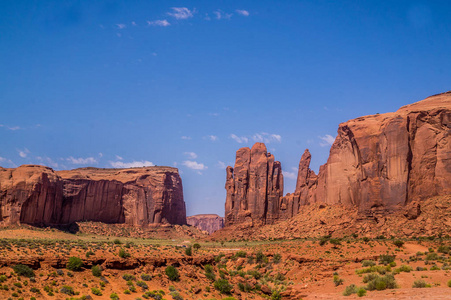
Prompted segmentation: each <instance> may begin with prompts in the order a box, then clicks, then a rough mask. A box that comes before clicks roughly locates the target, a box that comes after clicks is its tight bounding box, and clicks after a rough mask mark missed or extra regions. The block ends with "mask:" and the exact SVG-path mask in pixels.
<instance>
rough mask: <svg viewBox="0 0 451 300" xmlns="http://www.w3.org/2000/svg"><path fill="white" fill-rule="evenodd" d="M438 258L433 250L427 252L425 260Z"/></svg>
mask: <svg viewBox="0 0 451 300" xmlns="http://www.w3.org/2000/svg"><path fill="white" fill-rule="evenodd" d="M437 259H438V254H437V253H435V252H431V253H428V255H426V260H437Z"/></svg>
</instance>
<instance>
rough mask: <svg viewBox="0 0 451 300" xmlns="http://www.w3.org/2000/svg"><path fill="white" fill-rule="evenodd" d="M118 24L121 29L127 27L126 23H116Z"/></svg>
mask: <svg viewBox="0 0 451 300" xmlns="http://www.w3.org/2000/svg"><path fill="white" fill-rule="evenodd" d="M116 26H117V28H119V29H124V28H126V27H127V25H125V24H116Z"/></svg>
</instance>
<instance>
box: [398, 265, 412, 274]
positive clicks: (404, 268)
mask: <svg viewBox="0 0 451 300" xmlns="http://www.w3.org/2000/svg"><path fill="white" fill-rule="evenodd" d="M410 271H413V268H412V267H411V266H406V265H402V266H400V267H399V268H396V269H395V271H394V273H395V274H399V273H401V272H406V273H409V272H410Z"/></svg>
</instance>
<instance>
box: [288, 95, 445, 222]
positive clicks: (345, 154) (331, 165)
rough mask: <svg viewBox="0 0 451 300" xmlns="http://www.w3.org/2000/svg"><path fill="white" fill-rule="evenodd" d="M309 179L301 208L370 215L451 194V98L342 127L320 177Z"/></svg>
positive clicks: (303, 181)
mask: <svg viewBox="0 0 451 300" xmlns="http://www.w3.org/2000/svg"><path fill="white" fill-rule="evenodd" d="M301 162H302V159H301ZM304 163H305V165H304V166H303V168H304V170H306V169H307V170H309V169H308V165H309V160H306V159H304ZM305 174H306V173H305V172H301V169H300V170H299V176H298V185H297V186H296V191H295V193H294V194H295V195H296V197H299V200H298V201H299V205H303V204H308V203H326V204H342V205H344V206H345V207H356V208H357V209H358V211H359V212H361V213H363V214H366V215H371V214H373V213H375V212H383V211H394V210H399V209H402V208H403V207H404V206H406V205H407V204H409V203H410V202H414V201H415V202H421V201H422V200H424V199H427V198H430V197H433V196H439V195H447V194H451V93H450V92H448V93H444V94H440V95H436V96H432V97H429V98H427V99H425V100H423V101H420V102H417V103H414V104H411V105H407V106H404V107H402V108H400V109H399V110H398V111H396V112H394V113H386V114H376V115H371V116H365V117H361V118H357V119H354V120H350V121H348V122H345V123H342V124H340V126H339V128H338V135H337V137H336V139H335V142H334V143H333V145H332V147H331V149H330V156H329V159H328V160H327V163H326V164H325V165H323V166H321V168H320V170H319V174H318V176H317V175H315V174H314V173H313V172H311V171H310V170H309V171H308V172H307V176H305ZM299 183H300V184H299ZM296 200H297V199H295V201H296Z"/></svg>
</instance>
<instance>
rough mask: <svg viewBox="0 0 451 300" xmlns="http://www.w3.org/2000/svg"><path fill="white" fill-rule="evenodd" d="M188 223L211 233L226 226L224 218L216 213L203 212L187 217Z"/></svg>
mask: <svg viewBox="0 0 451 300" xmlns="http://www.w3.org/2000/svg"><path fill="white" fill-rule="evenodd" d="M186 221H187V223H188V225H191V226H194V227H197V228H198V229H200V230H203V231H206V232H208V233H209V234H212V233H213V232H215V231H217V230H219V229H222V228H223V227H224V218H223V217H220V216H218V215H215V214H201V215H194V216H190V217H187V218H186Z"/></svg>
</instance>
